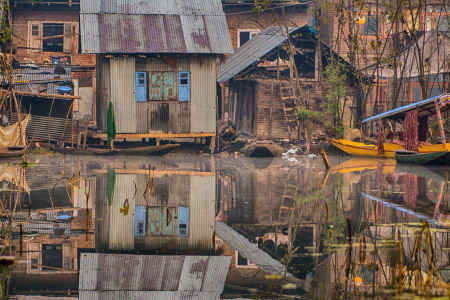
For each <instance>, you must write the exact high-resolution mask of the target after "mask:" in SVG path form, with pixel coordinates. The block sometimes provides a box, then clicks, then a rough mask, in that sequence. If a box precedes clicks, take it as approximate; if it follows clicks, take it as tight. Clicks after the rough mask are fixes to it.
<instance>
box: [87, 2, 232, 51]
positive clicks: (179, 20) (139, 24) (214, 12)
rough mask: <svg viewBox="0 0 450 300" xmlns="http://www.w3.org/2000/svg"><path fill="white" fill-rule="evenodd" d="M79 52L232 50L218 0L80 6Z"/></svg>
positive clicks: (101, 3) (100, 3)
mask: <svg viewBox="0 0 450 300" xmlns="http://www.w3.org/2000/svg"><path fill="white" fill-rule="evenodd" d="M80 21H81V22H80V23H81V38H82V39H81V45H82V50H83V53H209V54H227V53H232V52H233V48H232V45H231V39H230V35H229V32H228V24H227V22H226V19H225V14H224V12H223V9H222V5H221V2H220V0H209V1H204V0H186V1H179V0H168V1H140V0H132V1H125V0H121V1H107V0H95V1H93V0H84V1H82V4H81V16H80Z"/></svg>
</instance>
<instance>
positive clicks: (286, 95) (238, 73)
mask: <svg viewBox="0 0 450 300" xmlns="http://www.w3.org/2000/svg"><path fill="white" fill-rule="evenodd" d="M289 35H290V40H291V41H292V43H293V46H294V48H295V50H296V53H295V55H294V56H293V57H290V56H289V54H288V53H287V51H286V49H287V36H288V35H287V33H286V28H285V27H281V26H272V27H268V28H266V29H265V30H264V31H262V32H261V33H259V34H258V35H256V36H255V37H253V38H252V39H251V40H250V41H248V42H247V43H246V44H245V45H243V46H242V47H240V48H239V49H237V50H236V52H235V53H234V54H233V55H231V56H230V57H228V58H227V60H226V61H225V63H224V64H223V65H221V67H220V70H219V74H218V77H217V81H218V83H219V84H220V86H221V88H222V89H221V92H220V100H219V104H220V114H219V118H220V119H221V120H222V121H223V122H231V123H232V124H234V125H235V126H236V128H237V129H238V130H239V131H241V132H243V133H246V134H247V135H250V136H253V137H256V139H259V140H300V139H301V135H300V129H299V126H297V122H296V121H297V116H296V115H295V111H296V108H298V107H300V106H299V104H298V103H299V99H301V101H302V102H305V103H308V106H309V107H308V108H309V109H310V110H313V111H321V110H323V105H322V104H323V102H324V101H326V87H327V86H326V83H325V82H324V80H323V79H322V77H323V76H322V75H321V74H322V72H323V71H324V69H325V67H326V66H327V65H328V64H329V63H330V62H331V61H332V59H335V60H339V61H341V62H342V63H343V64H344V65H345V66H346V68H347V69H348V71H349V73H350V72H352V71H353V69H352V68H351V67H350V66H349V65H348V63H346V62H345V61H344V60H343V59H342V58H340V57H339V56H338V55H337V54H336V53H335V52H333V51H332V50H330V48H328V46H327V45H326V44H325V43H323V42H322V41H320V42H319V41H318V39H317V36H316V32H315V30H314V28H312V27H311V26H307V25H305V26H302V27H297V28H290V29H289ZM319 43H320V45H321V46H320V47H317V45H319ZM290 60H291V61H290ZM294 63H295V68H293V67H291V66H293V65H294ZM295 69H296V70H298V71H297V72H298V74H297V76H295V77H294V76H293V74H294V73H293V72H294V71H293V70H295ZM295 78H298V81H297V80H296V79H295ZM297 84H298V85H297ZM355 94H356V92H355V90H351V91H350V92H349V96H350V97H349V98H351V99H350V100H349V101H348V102H347V103H352V104H354V103H355V102H356V100H354V99H355V97H354V95H355ZM296 95H297V96H296ZM351 106H352V105H351V104H350V105H348V107H351ZM351 113H352V112H351V111H350V109H348V111H346V113H345V115H344V123H345V124H344V126H346V127H351V125H352V118H351ZM312 133H313V135H312V137H313V139H314V138H316V139H320V138H321V137H323V136H324V133H325V132H324V129H323V128H321V127H319V126H316V127H315V128H314V130H313V132H312Z"/></svg>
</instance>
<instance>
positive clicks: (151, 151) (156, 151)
mask: <svg viewBox="0 0 450 300" xmlns="http://www.w3.org/2000/svg"><path fill="white" fill-rule="evenodd" d="M179 146H180V145H179V144H167V145H160V146H142V147H130V148H114V149H105V148H87V149H74V148H58V147H53V146H52V147H50V148H51V150H53V151H55V152H59V153H63V154H76V155H120V154H130V155H163V154H166V153H168V152H170V151H172V150H173V149H175V148H178V147H179Z"/></svg>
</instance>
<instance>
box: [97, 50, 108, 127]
mask: <svg viewBox="0 0 450 300" xmlns="http://www.w3.org/2000/svg"><path fill="white" fill-rule="evenodd" d="M97 70H99V72H97V76H98V79H97V82H98V85H99V86H98V88H97V97H98V101H97V111H98V114H97V117H98V120H97V124H98V126H99V128H100V129H101V130H106V119H107V113H108V104H109V101H111V77H110V70H111V68H110V64H109V59H107V58H104V57H99V58H98V59H97Z"/></svg>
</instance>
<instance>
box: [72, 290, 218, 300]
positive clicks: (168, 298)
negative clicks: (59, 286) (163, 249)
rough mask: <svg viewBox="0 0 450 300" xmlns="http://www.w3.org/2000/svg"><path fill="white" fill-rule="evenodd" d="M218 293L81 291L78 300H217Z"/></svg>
mask: <svg viewBox="0 0 450 300" xmlns="http://www.w3.org/2000/svg"><path fill="white" fill-rule="evenodd" d="M220 295H221V293H218V292H188V291H185V292H160V291H153V292H143V291H105V292H97V291H82V292H80V300H106V299H114V300H219V299H220Z"/></svg>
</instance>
